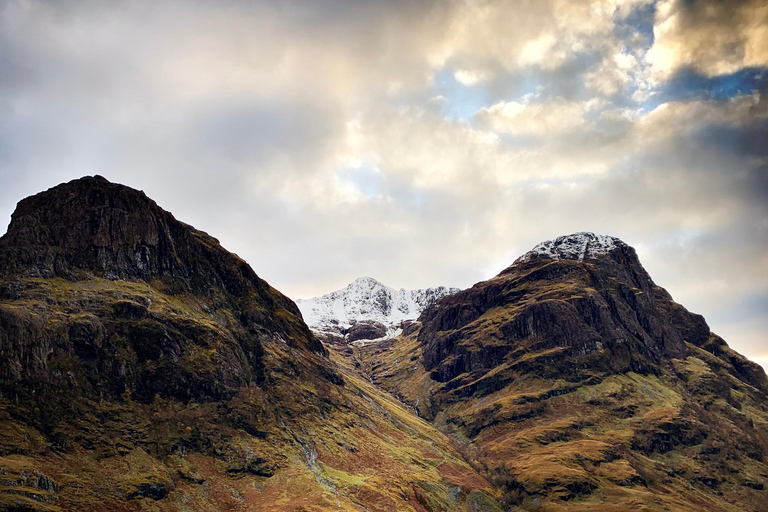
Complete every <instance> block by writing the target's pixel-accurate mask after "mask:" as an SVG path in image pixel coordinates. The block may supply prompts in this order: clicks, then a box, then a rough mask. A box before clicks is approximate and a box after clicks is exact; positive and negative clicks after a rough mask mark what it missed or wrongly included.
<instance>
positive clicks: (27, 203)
mask: <svg viewBox="0 0 768 512" xmlns="http://www.w3.org/2000/svg"><path fill="white" fill-rule="evenodd" d="M0 354H1V355H2V357H0V510H14V511H20V510H24V511H58V510H64V511H68V510H88V511H91V510H103V511H115V510H126V511H129V510H130V511H136V510H185V511H186V510H189V511H213V510H232V511H241V510H242V511H244V510H254V511H256V510H275V511H299V510H312V511H320V510H339V509H342V510H346V509H349V510H371V511H399V510H408V511H419V512H423V511H425V510H426V511H430V510H473V511H474V510H489V511H493V510H499V508H498V506H497V505H496V503H495V501H494V498H493V489H492V488H491V486H490V485H489V484H488V482H487V481H485V480H484V479H483V478H482V477H480V476H479V475H478V474H477V473H475V472H474V471H472V470H471V469H470V468H469V466H468V465H467V464H466V462H464V461H463V460H462V458H461V457H460V456H459V455H458V454H457V453H456V452H455V450H454V449H453V448H452V447H451V445H450V443H449V442H448V440H447V438H445V437H444V436H443V435H441V434H440V433H438V432H437V431H435V429H434V428H433V427H432V426H430V425H429V424H427V423H425V422H424V421H422V420H420V419H418V418H416V417H415V416H413V415H412V414H411V413H410V412H409V411H408V410H407V409H406V408H405V407H403V406H402V405H401V404H399V403H398V402H397V401H396V400H394V399H392V398H391V397H390V396H388V395H386V394H384V393H382V392H381V391H379V390H377V389H376V388H374V387H373V386H371V385H370V384H369V383H367V382H365V381H364V380H362V379H360V378H359V377H358V376H357V375H356V374H355V373H353V372H351V371H349V370H347V369H346V368H344V367H343V366H340V365H338V364H336V363H335V362H334V361H332V360H331V359H329V358H328V352H327V350H326V349H325V348H324V347H323V345H322V344H321V343H320V342H319V341H318V340H317V338H316V337H315V336H314V335H312V333H311V332H310V330H309V329H308V327H307V326H306V324H305V323H304V322H303V320H302V318H301V315H300V313H299V310H298V308H297V307H296V305H295V304H294V303H293V302H292V301H291V300H290V299H288V298H287V297H285V296H284V295H282V294H281V293H280V292H278V291H277V290H275V289H274V288H272V287H271V286H269V284H267V283H266V282H265V281H263V280H262V279H260V278H259V277H258V276H257V275H256V273H254V271H253V270H252V269H251V268H250V267H249V266H248V265H247V264H246V263H245V262H244V261H243V260H241V259H240V258H238V257H237V256H236V255H234V254H231V253H229V252H228V251H226V250H225V249H224V248H222V247H221V245H220V244H219V243H218V241H217V240H216V239H214V238H213V237H211V236H209V235H207V234H206V233H203V232H201V231H198V230H196V229H194V228H192V227H191V226H188V225H186V224H184V223H181V222H179V221H177V220H176V219H175V218H174V217H173V216H172V215H171V214H170V213H169V212H166V211H165V210H163V209H161V208H160V207H159V206H158V205H157V204H155V202H154V201H152V200H151V199H149V198H147V197H146V196H145V195H144V194H143V193H142V192H139V191H137V190H133V189H131V188H128V187H125V186H122V185H118V184H114V183H110V182H108V181H107V180H105V179H104V178H101V177H86V178H82V179H80V180H75V181H72V182H69V183H66V184H62V185H59V186H57V187H54V188H52V189H50V190H48V191H46V192H42V193H40V194H37V195H35V196H32V197H30V198H27V199H25V200H22V201H21V202H20V203H19V205H18V207H17V209H16V211H15V212H14V214H13V217H12V221H11V224H10V226H9V227H8V232H7V233H6V234H5V235H4V236H3V237H2V238H0Z"/></svg>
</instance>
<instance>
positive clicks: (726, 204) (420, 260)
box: [0, 0, 768, 364]
mask: <svg viewBox="0 0 768 512" xmlns="http://www.w3.org/2000/svg"><path fill="white" fill-rule="evenodd" d="M0 48H1V49H2V50H0V69H1V70H2V72H0V179H2V185H3V186H2V187H0V215H2V216H3V217H5V219H6V222H7V221H8V220H9V216H10V214H11V212H12V211H13V208H14V205H15V203H16V202H17V201H18V200H19V199H21V198H22V197H25V196H27V195H30V194H33V193H36V192H38V191H40V190H43V189H46V188H49V187H51V186H54V185H56V184H58V183H60V182H62V181H67V180H70V179H74V178H76V177H80V176H83V175H86V174H102V175H104V176H106V177H107V178H108V179H110V180H112V181H117V182H121V183H125V184H127V185H130V186H132V187H135V188H140V189H143V190H144V191H146V192H147V194H148V195H149V196H150V197H153V198H154V199H156V200H157V201H158V203H159V204H160V205H161V206H163V207H164V208H166V209H168V210H170V211H172V212H173V213H174V214H175V215H176V217H177V218H179V219H181V220H184V221H186V222H189V223H191V224H193V225H195V226H196V227H198V228H200V229H203V230H206V231H208V232H209V233H211V234H213V235H214V236H216V237H218V238H219V239H220V240H221V241H222V244H223V245H224V246H225V247H226V248H228V249H230V250H232V251H235V252H237V253H238V254H240V255H241V256H242V257H244V258H245V259H246V260H247V261H248V262H249V263H250V264H251V265H252V266H253V267H254V269H255V270H256V271H257V272H258V273H259V274H260V275H261V276H262V277H264V278H265V279H267V280H268V281H269V282H270V283H271V284H272V285H273V286H275V287H276V288H278V289H280V290H281V291H283V292H284V293H286V294H288V295H289V296H291V297H293V298H304V297H309V296H313V295H318V294H321V293H326V292H328V291H331V290H333V289H337V288H340V287H342V286H344V285H345V284H347V283H348V282H350V281H351V280H353V279H354V278H355V277H358V276H360V275H370V276H373V277H375V278H377V279H379V280H381V281H383V282H385V283H387V284H389V285H390V286H394V287H405V288H417V287H424V286H435V285H449V286H459V287H467V286H470V285H472V284H473V283H474V282H476V281H479V280H482V279H486V278H488V277H490V276H492V275H494V274H496V273H497V272H499V271H500V270H502V269H503V268H504V267H506V266H507V265H509V264H510V263H511V262H512V261H513V260H514V259H515V258H516V257H517V256H519V255H520V254H522V253H523V252H525V251H527V250H528V249H530V248H531V247H532V246H533V245H535V244H536V243H537V242H539V241H542V240H545V239H551V238H554V237H556V236H559V235H562V234H567V233H571V232H574V231H594V232H598V233H603V234H611V235H615V236H618V237H620V238H622V239H623V240H625V241H626V242H627V243H629V244H630V245H633V246H634V247H635V248H637V250H638V252H639V253H640V257H641V259H642V261H643V263H644V264H645V266H646V267H647V268H648V270H649V272H650V273H651V275H652V276H653V277H654V278H655V280H656V281H657V282H658V284H660V285H662V286H665V287H666V288H667V289H668V290H669V291H670V292H671V293H672V295H673V297H674V298H675V299H676V300H678V301H679V302H681V303H682V304H684V305H685V306H686V307H688V308H689V309H691V310H692V311H695V312H698V313H702V314H704V315H705V317H706V318H707V319H708V321H709V323H710V326H711V327H712V329H713V330H714V331H715V332H717V333H718V334H720V335H722V336H724V337H725V338H726V340H728V341H729V343H730V344H731V345H732V346H734V347H735V348H736V349H737V350H739V351H741V352H743V353H745V354H746V355H748V356H749V357H751V358H752V359H755V360H757V361H758V362H762V363H763V364H766V362H768V343H767V342H766V337H765V334H764V333H765V332H766V330H767V329H768V201H766V199H768V143H766V141H768V74H767V73H766V71H767V70H768V6H766V4H765V3H764V2H763V1H760V0H755V1H743V2H723V1H714V0H699V1H682V0H680V1H678V0H660V1H656V2H654V1H646V0H627V1H621V0H614V1H603V2H573V1H565V0H562V1H558V0H549V1H541V0H539V1H522V0H518V1H492V0H489V1H455V2H450V1H444V2H437V1H435V2H412V1H409V2H393V1H366V2H347V1H333V0H327V1H311V2H310V1H304V2H302V1H293V2H290V1H289V2H271V1H269V2H267V1H265V2H251V1H248V2H246V1H243V2H237V1H229V2H220V1H216V2H214V1H205V0H199V1H195V2H163V3H157V2H150V1H139V0H136V1H130V0H126V1H122V2H92V1H79V2H78V1H73V2H48V1H32V0H27V1H25V0H8V1H5V2H3V3H2V5H0Z"/></svg>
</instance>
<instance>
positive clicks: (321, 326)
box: [296, 277, 459, 341]
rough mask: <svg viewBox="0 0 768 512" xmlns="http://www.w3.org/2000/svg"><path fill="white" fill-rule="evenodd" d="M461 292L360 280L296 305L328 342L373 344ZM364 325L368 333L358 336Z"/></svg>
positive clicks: (443, 288) (297, 302) (371, 279)
mask: <svg viewBox="0 0 768 512" xmlns="http://www.w3.org/2000/svg"><path fill="white" fill-rule="evenodd" d="M457 291H459V290H458V289H457V288H446V287H445V286H439V287H436V288H424V289H420V290H405V289H400V290H396V289H394V288H390V287H389V286H386V285H385V284H383V283H381V282H380V281H378V280H376V279H373V278H372V277H358V278H357V279H355V280H354V281H353V282H352V283H350V284H349V285H347V286H346V287H344V288H342V289H340V290H336V291H334V292H331V293H328V294H325V295H322V296H320V297H313V298H311V299H305V300H297V301H296V304H297V305H298V306H299V309H300V310H301V314H302V316H303V317H304V321H305V322H306V323H307V325H309V326H310V327H311V328H312V329H313V330H315V331H316V332H319V333H321V334H323V335H324V336H323V337H324V338H325V339H326V340H331V339H333V340H337V339H338V338H344V339H345V340H346V341H354V340H353V339H352V338H356V339H368V340H370V339H378V338H381V337H385V336H388V335H394V334H395V333H396V332H397V331H398V329H399V328H400V325H401V324H402V323H403V322H406V321H408V320H416V319H417V318H418V317H419V315H420V314H421V312H422V311H424V309H426V308H427V307H428V306H430V305H432V304H433V303H434V302H435V301H436V300H437V299H440V298H442V297H444V296H445V295H450V294H452V293H456V292H457ZM363 324H365V325H366V326H367V327H366V329H365V332H364V333H358V332H356V331H358V330H360V328H361V327H362V325H363ZM355 326H356V329H353V327H355ZM353 331H355V332H353ZM358 336H359V337H358Z"/></svg>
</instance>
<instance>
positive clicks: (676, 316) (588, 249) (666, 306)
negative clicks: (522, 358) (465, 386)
mask: <svg viewBox="0 0 768 512" xmlns="http://www.w3.org/2000/svg"><path fill="white" fill-rule="evenodd" d="M499 307H502V308H505V309H506V308H508V307H512V308H514V310H513V311H509V313H514V314H513V315H510V318H509V321H508V322H504V323H501V324H495V325H494V326H493V327H491V328H490V329H489V328H487V327H486V326H482V327H480V326H479V325H478V323H477V320H478V319H479V318H481V317H484V316H485V315H487V313H488V312H489V311H490V310H492V309H494V308H499ZM506 312H507V311H505V313H506ZM421 321H422V323H423V328H422V330H421V333H420V335H419V340H420V341H421V342H422V344H423V345H424V364H425V367H426V368H427V369H429V370H430V371H432V377H433V378H435V379H436V380H438V381H441V382H447V381H449V380H451V379H453V378H455V377H457V376H458V375H460V374H462V373H471V372H477V371H487V370H490V369H491V368H494V367H496V366H497V365H498V364H499V363H500V362H501V361H502V360H504V359H505V358H506V357H507V356H508V355H509V351H512V350H521V349H522V348H525V349H526V350H527V351H530V350H532V349H533V350H535V351H539V350H554V351H556V354H554V353H553V355H552V356H551V357H552V358H560V359H561V360H562V361H563V362H564V364H565V367H564V366H562V365H559V364H558V365H553V364H550V363H547V364H546V365H544V366H542V367H541V368H539V369H538V371H542V372H547V371H549V372H557V373H558V374H560V375H563V376H565V377H566V378H569V379H574V380H580V379H582V378H583V377H584V376H585V375H587V376H588V375H590V374H591V373H592V372H594V371H596V370H598V371H611V372H626V371H638V372H641V373H648V372H654V371H655V368H656V366H657V365H658V364H659V363H660V362H662V361H663V360H665V359H666V358H673V357H681V356H682V355H683V354H685V353H686V352H687V350H686V346H685V343H686V342H689V343H692V344H694V345H696V346H702V345H703V344H705V343H706V342H707V341H708V339H709V336H710V332H709V327H708V326H707V324H706V322H705V321H704V318H703V317H701V316H700V315H695V314H692V313H689V312H688V311H687V310H685V308H683V307H682V306H680V305H679V304H677V303H675V302H674V301H673V300H672V298H671V297H670V296H669V294H668V293H667V292H666V291H665V290H664V289H662V288H660V287H657V286H656V285H655V284H654V283H653V281H652V280H651V277H650V276H649V275H648V273H647V272H646V271H645V269H644V268H643V267H642V265H641V264H640V261H639V260H638V258H637V254H636V253H635V250H634V249H632V248H631V247H629V246H628V245H626V244H625V243H624V242H622V241H621V240H619V239H617V238H613V237H607V236H597V235H593V234H585V233H577V234H574V235H570V236H564V237H560V238H558V239H557V240H555V241H550V242H544V243H542V244H539V245H537V246H536V247H535V248H534V249H533V250H532V251H530V252H529V253H527V254H525V255H523V256H522V257H520V258H518V259H517V260H516V261H515V263H514V264H513V265H512V266H510V267H509V268H507V269H506V270H504V271H503V272H501V274H499V276H497V277H496V278H494V279H492V280H490V281H486V282H484V283H479V284H477V285H475V286H474V287H473V288H471V289H469V290H465V291H464V292H461V293H459V294H456V295H454V296H452V297H450V298H447V299H446V300H444V301H442V302H441V304H440V307H439V308H434V309H432V310H429V311H427V312H426V313H425V314H424V316H423V317H422V318H421ZM467 335H469V339H471V340H472V341H473V343H468V336H467ZM457 340H461V343H460V344H457V343H456V341H457ZM521 344H522V345H523V346H522V347H521V346H520V345H521ZM564 370H565V371H567V373H566V374H562V372H563V371H564ZM552 374H553V375H554V373H552ZM755 384H759V383H757V382H756V383H755Z"/></svg>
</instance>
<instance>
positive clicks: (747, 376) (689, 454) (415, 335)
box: [354, 233, 768, 511]
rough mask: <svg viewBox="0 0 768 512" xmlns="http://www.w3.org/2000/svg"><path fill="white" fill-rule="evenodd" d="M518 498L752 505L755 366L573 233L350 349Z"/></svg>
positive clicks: (600, 247) (628, 258) (595, 241)
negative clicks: (379, 340)
mask: <svg viewBox="0 0 768 512" xmlns="http://www.w3.org/2000/svg"><path fill="white" fill-rule="evenodd" d="M354 357H355V358H356V359H357V362H358V365H359V366H360V367H361V369H362V371H363V372H365V373H367V374H368V376H369V377H370V378H371V379H372V380H373V381H374V382H377V383H379V384H380V385H381V386H382V387H384V388H385V389H387V390H389V391H391V392H392V393H394V394H396V395H397V396H399V397H401V398H402V399H403V400H404V401H405V402H407V403H410V404H411V405H412V406H413V407H415V408H416V409H417V410H418V411H419V412H420V414H421V415H422V417H425V418H427V419H430V420H431V421H433V423H434V424H435V425H436V426H438V427H439V428H440V429H441V430H442V431H444V432H445V433H447V434H449V435H450V436H451V437H452V438H453V439H454V442H455V444H456V445H457V447H459V448H460V450H461V451H462V453H463V454H464V455H465V456H466V457H467V459H468V460H470V461H471V462H472V464H473V466H474V467H475V468H476V469H479V470H480V472H481V474H483V475H484V476H486V478H488V479H489V480H490V481H491V482H493V483H495V484H496V485H498V486H499V487H500V488H501V489H502V490H503V492H504V501H505V502H506V505H508V506H511V507H516V508H519V509H523V510H540V511H555V510H569V511H570V510H574V511H576V510H615V511H622V510H654V511H656V510H659V511H661V510H690V511H694V510H718V511H726V510H734V511H735V510H754V511H759V510H764V509H765V500H766V499H768V490H766V482H768V464H767V463H766V457H767V456H768V398H767V397H766V393H767V392H768V382H767V381H766V376H765V373H764V372H763V371H762V369H761V368H760V367H759V366H758V365H756V364H754V363H752V362H750V361H748V360H747V359H745V358H744V357H742V356H741V355H739V354H737V353H735V352H734V351H733V350H731V349H730V348H729V347H728V346H727V345H726V343H725V342H724V341H723V340H722V339H721V338H719V337H718V336H716V335H715V334H713V333H711V332H710V331H709V328H708V326H707V324H706V322H705V321H704V319H703V318H702V317H701V316H699V315H694V314H691V313H689V312H688V311H687V310H685V308H683V307H682V306H680V305H679V304H677V303H675V302H674V301H673V300H672V299H671V297H670V296H669V294H668V293H667V292H666V291H665V290H663V289H662V288H660V287H658V286H656V285H655V284H654V283H653V281H652V280H651V278H650V276H648V274H647V273H646V272H645V270H644V269H643V268H642V266H641V265H640V262H639V261H638V259H637V255H636V254H635V251H634V250H633V249H632V248H631V247H629V246H627V245H626V244H624V243H623V242H621V241H620V240H618V239H615V238H612V237H598V236H595V235H591V234H585V233H580V234H576V235H571V236H569V237H561V238H560V239H558V240H555V241H551V242H547V243H544V244H540V245H539V246H537V247H536V248H535V249H534V250H533V251H531V252H530V253H528V254H526V255H525V256H523V257H521V258H520V259H518V260H517V261H516V262H515V263H514V264H513V265H512V266H511V267H509V268H508V269H506V270H504V271H503V272H502V273H501V274H499V275H498V276H496V277H495V278H493V279H491V280H489V281H486V282H482V283H478V284H477V285H475V286H473V287H472V288H471V289H468V290H464V291H462V292H460V293H458V294H455V295H452V296H449V297H446V298H444V299H442V300H441V301H438V302H437V303H436V304H435V305H434V306H433V307H432V308H430V309H428V310H426V311H425V312H424V314H423V315H422V316H421V318H420V325H417V326H416V328H415V329H414V331H413V332H412V333H410V334H409V335H407V336H403V337H401V338H400V339H398V340H394V341H392V342H390V343H386V344H380V345H378V346H371V347H365V348H363V349H360V350H357V351H356V352H355V353H354Z"/></svg>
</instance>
